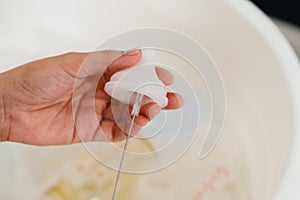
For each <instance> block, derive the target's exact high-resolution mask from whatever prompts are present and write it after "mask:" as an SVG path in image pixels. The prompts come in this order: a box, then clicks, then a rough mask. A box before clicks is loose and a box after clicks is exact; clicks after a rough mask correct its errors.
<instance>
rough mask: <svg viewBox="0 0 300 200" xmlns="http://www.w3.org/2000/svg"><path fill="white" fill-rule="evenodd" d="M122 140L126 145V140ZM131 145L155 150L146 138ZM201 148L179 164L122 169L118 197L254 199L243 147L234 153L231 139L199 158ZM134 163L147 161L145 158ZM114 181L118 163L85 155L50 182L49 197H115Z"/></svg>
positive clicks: (83, 199) (57, 199)
mask: <svg viewBox="0 0 300 200" xmlns="http://www.w3.org/2000/svg"><path fill="white" fill-rule="evenodd" d="M118 145H119V146H122V143H120V144H118ZM128 148H129V150H130V151H131V152H144V151H154V150H155V149H154V147H153V146H152V145H151V144H149V143H147V142H146V141H141V140H134V139H132V141H130V143H129V146H128ZM240 148H241V147H240ZM196 150H197V148H191V150H189V151H188V152H187V153H186V154H185V155H184V156H183V157H182V158H181V159H180V160H179V161H178V162H176V164H174V165H172V166H170V167H168V168H165V169H163V170H160V171H157V172H154V173H148V174H131V173H124V174H122V178H121V179H120V187H119V189H118V194H117V198H116V199H122V200H138V199H145V200H147V199H172V200H182V199H187V200H217V199H222V200H249V199H252V198H251V192H252V187H251V184H250V178H249V176H248V175H249V168H248V167H247V166H248V165H247V160H246V159H247V158H245V156H244V155H243V154H244V151H243V150H242V149H241V151H240V152H238V153H236V154H234V155H232V154H230V153H229V152H228V151H227V150H226V145H224V146H221V147H219V148H217V149H216V152H214V153H213V154H212V155H211V157H209V159H208V160H207V161H199V160H198V159H197V157H196V158H195V152H196ZM111 153H112V152H111ZM111 156H114V155H113V154H112V155H111ZM243 157H244V158H243ZM243 159H244V160H243ZM237 160H238V162H237ZM152 162H155V158H154V159H153V160H152ZM132 164H133V165H143V163H140V162H136V163H132ZM114 181H115V171H114V170H113V169H110V168H108V167H106V166H104V165H101V164H99V162H98V161H97V160H95V159H94V158H93V157H91V156H88V155H86V156H84V157H81V158H77V159H75V160H74V161H73V163H72V164H71V165H69V166H68V167H67V168H65V169H64V171H62V172H61V173H60V174H59V175H57V177H56V181H54V182H52V184H51V185H49V186H48V188H47V190H46V191H45V192H44V194H43V196H44V197H47V199H49V200H50V199H51V200H63V199H73V200H99V199H110V198H111V194H112V190H113V186H114Z"/></svg>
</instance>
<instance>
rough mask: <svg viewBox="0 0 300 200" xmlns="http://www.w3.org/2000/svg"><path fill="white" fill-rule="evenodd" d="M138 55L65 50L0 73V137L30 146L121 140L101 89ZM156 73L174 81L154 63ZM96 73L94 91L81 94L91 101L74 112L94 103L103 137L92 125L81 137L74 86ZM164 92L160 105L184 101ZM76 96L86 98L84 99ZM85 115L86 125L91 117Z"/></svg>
mask: <svg viewBox="0 0 300 200" xmlns="http://www.w3.org/2000/svg"><path fill="white" fill-rule="evenodd" d="M141 56H142V55H141V51H139V50H136V51H132V52H128V53H126V54H124V53H123V52H120V51H98V52H92V53H67V54H63V55H59V56H55V57H50V58H45V59H42V60H37V61H34V62H31V63H28V64H24V65H22V66H20V67H18V68H15V69H13V70H10V71H7V72H5V73H2V74H0V97H1V98H0V117H2V118H1V119H0V134H1V135H0V136H1V137H0V139H1V140H2V141H14V142H21V143H26V144H34V145H56V144H70V143H77V142H84V141H113V142H115V141H120V140H123V139H125V138H126V137H127V135H126V133H124V132H123V131H122V130H121V129H120V128H119V127H118V126H117V124H116V122H115V121H114V119H113V118H112V114H111V106H110V102H111V98H110V96H108V95H107V94H106V93H105V91H104V89H103V88H104V85H105V83H106V82H107V81H109V79H110V77H111V76H112V75H113V74H114V73H116V72H118V71H120V70H124V69H126V68H128V67H131V66H133V65H134V64H136V63H137V62H138V61H139V60H140V58H141ZM86 57H89V58H90V59H88V60H89V61H88V62H84V61H85V58H86ZM116 58H117V59H116ZM113 60H114V61H113ZM111 61H113V62H112V63H111ZM83 65H85V66H86V67H87V68H86V69H85V74H84V76H83V77H77V74H78V71H79V70H80V67H82V66H83ZM106 66H108V67H107V68H106ZM156 72H157V75H158V77H159V78H160V79H161V80H162V82H163V83H164V84H165V85H170V84H172V82H173V77H172V75H171V74H170V72H168V71H166V70H164V69H161V68H156ZM99 74H102V75H101V77H100V80H99V82H98V85H97V84H96V93H95V90H90V91H91V92H89V93H91V94H94V95H87V96H89V97H86V96H85V95H82V96H81V97H80V98H89V99H93V100H94V102H95V105H87V106H85V107H82V108H80V109H81V110H80V109H79V110H76V112H78V115H79V113H84V109H90V108H95V110H96V113H97V119H98V121H99V125H100V126H99V127H100V128H101V130H102V132H101V134H102V136H101V137H99V132H97V131H96V130H95V128H94V127H91V130H86V132H85V133H84V135H83V136H82V135H80V136H81V137H79V134H78V131H77V129H76V123H75V121H74V117H73V111H74V110H72V109H73V108H72V94H73V86H74V83H75V81H76V80H78V79H80V81H82V83H83V84H84V85H89V84H88V83H89V81H90V80H91V78H92V77H97V75H99ZM85 83H87V84H85ZM86 89H88V88H86ZM87 91H89V90H87ZM93 91H94V92H93ZM167 97H168V99H169V104H168V106H166V108H164V109H177V108H179V107H181V106H182V104H183V100H182V98H181V96H180V95H179V94H175V93H168V94H167ZM79 100H80V101H81V102H90V101H89V100H88V99H79ZM87 107H89V108H87ZM160 109H161V108H160V107H159V106H158V105H157V104H155V103H148V104H146V105H144V106H143V107H142V108H141V114H140V115H139V116H138V117H137V118H136V120H135V124H136V125H138V126H141V127H142V126H145V125H146V124H147V122H149V121H150V120H151V119H152V118H153V117H155V116H156V115H157V114H158V113H159V111H160ZM83 119H84V117H83ZM86 120H87V121H86V123H87V124H88V123H89V121H88V119H86ZM84 123H85V122H84ZM1 126H2V127H1Z"/></svg>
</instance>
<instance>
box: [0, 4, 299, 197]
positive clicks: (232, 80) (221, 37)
mask: <svg viewBox="0 0 300 200" xmlns="http://www.w3.org/2000/svg"><path fill="white" fill-rule="evenodd" d="M2 5H3V6H1V8H0V13H1V14H2V15H3V17H1V19H8V20H6V21H4V20H1V21H0V23H1V27H4V29H3V30H1V32H2V33H1V38H0V41H1V42H0V53H1V54H0V55H1V67H2V68H1V70H2V71H4V70H7V69H9V68H12V67H14V66H18V65H20V64H21V63H24V62H28V61H30V60H34V59H37V58H40V57H46V56H49V55H53V54H58V53H63V52H66V51H74V50H76V51H81V50H92V49H94V48H95V47H97V46H98V45H99V44H100V43H101V42H102V41H104V40H105V39H108V38H110V37H111V36H112V35H116V34H118V33H120V32H124V31H127V30H131V29H134V28H138V27H152V26H155V27H162V28H169V29H173V30H177V31H179V32H182V33H184V34H186V35H188V36H190V37H192V38H193V39H195V40H196V41H197V42H199V43H200V44H202V45H203V46H204V47H205V48H206V50H207V51H208V53H209V54H210V56H211V57H212V58H213V60H214V61H215V63H216V64H217V65H218V66H219V69H220V72H221V75H222V77H223V80H224V83H225V88H226V93H227V98H228V99H227V100H228V104H227V112H228V113H227V118H226V123H225V127H224V133H223V136H222V138H221V140H220V142H219V144H218V145H217V147H216V150H215V153H214V155H217V154H218V152H221V150H222V149H224V148H225V149H228V154H232V155H233V154H234V151H238V150H239V148H241V152H240V153H241V154H239V156H241V155H244V153H245V157H247V162H248V163H249V165H247V166H246V167H247V170H246V172H247V173H248V174H247V176H250V179H251V183H252V186H251V191H252V194H251V197H252V198H253V199H255V200H256V199H257V200H261V199H274V198H276V199H278V200H284V199H289V200H293V199H295V200H298V199H299V198H300V190H299V189H298V188H297V187H298V186H299V185H300V181H299V178H300V172H298V171H299V170H297V169H300V160H299V159H297V155H299V154H300V138H299V134H300V124H299V123H298V121H299V119H300V93H299V90H298V87H299V86H300V72H299V64H298V60H297V58H296V56H295V54H294V52H293V51H292V49H291V47H290V46H289V44H288V43H287V41H286V39H285V38H284V37H283V36H282V34H281V33H280V32H279V31H278V30H277V28H276V27H275V26H274V25H273V24H272V22H271V21H270V20H269V19H268V18H267V17H266V16H265V15H264V14H262V13H261V12H260V11H259V10H258V9H257V8H256V7H255V6H253V5H252V4H251V3H249V2H248V1H240V0H225V1H218V0H210V1H207V0H201V1H199V0H188V1H172V0H165V1H159V0H152V1H140V0H131V1H85V2H80V1H78V2H74V1H63V2H62V1H59V0H54V1H51V2H36V1H34V0H28V1H26V2H23V1H16V0H13V1H11V0H5V1H2ZM133 5H134V6H133ZM234 138H238V139H237V140H235V139H234ZM241 144H242V145H245V146H243V149H242V146H241ZM239 145H240V146H239ZM244 147H245V149H246V150H245V149H244ZM0 149H1V155H2V156H1V157H0V159H1V162H0V163H1V170H0V174H1V180H0V188H1V189H0V191H1V192H0V198H1V199H20V198H23V199H33V198H34V196H35V193H36V192H35V191H37V190H38V191H39V190H41V188H40V185H43V184H44V183H45V181H46V182H47V181H49V179H51V178H50V177H51V176H52V175H53V171H55V169H58V168H61V167H60V166H61V165H62V164H63V163H65V162H66V160H72V159H76V157H78V156H79V155H85V154H86V152H85V151H84V150H83V149H82V148H81V147H80V146H79V145H74V146H70V147H31V146H24V145H19V144H11V143H7V144H4V143H3V144H1V145H0ZM231 149H232V152H231V153H230V150H231ZM74 151H76V153H74ZM214 155H212V156H214ZM290 155H291V156H290ZM216 158H218V159H220V161H221V160H222V157H218V156H216ZM238 158H240V157H238ZM209 161H210V160H209V159H208V161H206V164H208V165H209ZM187 162H188V161H187ZM207 162H208V163H207ZM216 162H218V160H216ZM237 162H238V161H237ZM287 163H289V165H287ZM187 165H188V163H187ZM287 166H288V167H287ZM199 176H200V175H199ZM283 177H284V179H283ZM282 180H283V184H281V183H282ZM278 191H279V192H278Z"/></svg>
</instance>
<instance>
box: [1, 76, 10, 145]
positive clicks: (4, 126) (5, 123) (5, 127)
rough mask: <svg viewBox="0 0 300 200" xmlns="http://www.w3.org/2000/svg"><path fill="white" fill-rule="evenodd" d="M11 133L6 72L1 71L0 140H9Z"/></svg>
mask: <svg viewBox="0 0 300 200" xmlns="http://www.w3.org/2000/svg"><path fill="white" fill-rule="evenodd" d="M8 135H9V112H8V108H7V96H6V91H5V81H4V74H3V73H0V141H7V140H8Z"/></svg>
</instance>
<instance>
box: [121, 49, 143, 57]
mask: <svg viewBox="0 0 300 200" xmlns="http://www.w3.org/2000/svg"><path fill="white" fill-rule="evenodd" d="M140 52H141V50H139V49H136V50H129V51H127V52H126V53H125V56H134V55H137V54H139V53H140Z"/></svg>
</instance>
